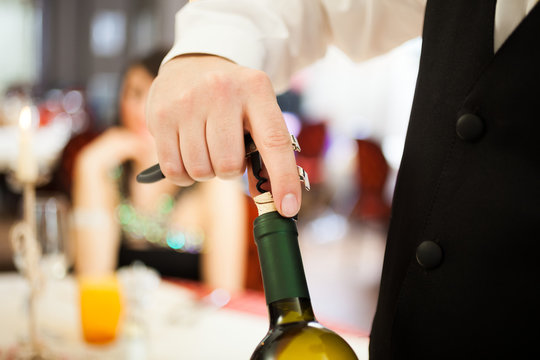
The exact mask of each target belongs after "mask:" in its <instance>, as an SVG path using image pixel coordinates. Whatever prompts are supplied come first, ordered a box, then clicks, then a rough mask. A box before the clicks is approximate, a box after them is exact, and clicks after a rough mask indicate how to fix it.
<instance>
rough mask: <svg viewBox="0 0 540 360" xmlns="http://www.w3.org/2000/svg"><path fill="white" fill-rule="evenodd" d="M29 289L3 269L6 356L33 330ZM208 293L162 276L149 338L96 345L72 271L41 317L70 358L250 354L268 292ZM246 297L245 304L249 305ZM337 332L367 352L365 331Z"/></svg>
mask: <svg viewBox="0 0 540 360" xmlns="http://www.w3.org/2000/svg"><path fill="white" fill-rule="evenodd" d="M27 292H28V288H27V285H26V283H25V281H24V279H23V278H22V277H21V276H20V275H18V274H16V273H0V299H1V302H0V359H3V356H6V354H7V353H8V352H9V349H10V348H13V346H14V344H16V342H17V340H18V339H20V338H21V336H23V334H25V333H26V322H25V309H24V303H25V301H24V299H25V297H26V294H27ZM203 294H204V290H201V288H200V287H197V286H193V284H189V283H173V282H170V281H161V283H160V285H159V287H158V289H157V291H156V292H155V294H153V299H152V302H151V305H150V307H149V309H148V314H147V319H148V334H147V336H146V337H145V339H146V340H145V341H143V342H138V343H133V342H130V341H129V340H128V339H127V338H126V337H125V334H124V335H121V336H120V337H119V339H118V340H117V341H115V342H114V343H113V344H111V345H103V346H91V345H88V344H86V343H84V342H83V340H82V335H81V332H80V324H79V312H78V293H77V287H76V283H75V280H74V279H73V278H72V277H68V278H66V279H63V280H56V281H52V282H49V283H48V284H47V287H46V289H45V291H44V293H43V295H42V297H41V300H40V303H39V314H40V316H39V320H38V323H39V327H40V331H41V334H42V339H43V341H44V342H45V343H46V345H47V347H48V348H49V349H50V350H51V351H52V352H53V353H55V354H57V355H59V358H60V359H65V360H68V359H83V360H91V359H100V360H102V359H103V360H107V359H114V360H116V359H129V360H139V359H141V360H143V359H144V360H149V359H156V360H157V359H160V360H162V359H163V360H166V359H188V360H199V359H201V360H206V359H208V360H210V359H212V360H215V359H224V360H228V359H231V360H241V359H249V357H250V355H251V353H252V351H253V350H254V348H255V346H256V345H257V344H258V342H259V341H260V340H261V339H262V337H263V336H264V334H265V333H266V331H267V330H268V319H267V317H266V315H262V314H259V310H260V309H261V307H264V299H263V298H262V297H261V296H258V295H253V294H251V293H246V294H245V295H243V294H240V295H238V296H233V297H232V299H231V301H229V302H228V304H227V305H225V306H222V307H220V306H216V305H212V304H211V302H209V301H207V300H208V296H205V295H203ZM242 304H246V307H245V309H242ZM323 323H324V322H323ZM334 330H335V329H334ZM338 332H339V333H340V335H342V336H343V337H344V338H345V339H346V340H347V341H348V343H349V344H350V345H351V347H352V348H353V349H354V350H355V352H356V353H357V355H358V357H359V359H361V360H364V359H368V353H367V346H368V342H369V340H368V338H367V337H366V336H358V334H353V333H351V332H343V331H339V330H338Z"/></svg>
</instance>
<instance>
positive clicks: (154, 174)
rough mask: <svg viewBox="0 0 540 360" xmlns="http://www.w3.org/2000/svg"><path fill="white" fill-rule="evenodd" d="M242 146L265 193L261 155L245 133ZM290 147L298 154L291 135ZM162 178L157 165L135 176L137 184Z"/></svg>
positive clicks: (305, 178) (304, 176)
mask: <svg viewBox="0 0 540 360" xmlns="http://www.w3.org/2000/svg"><path fill="white" fill-rule="evenodd" d="M244 145H245V150H246V158H247V159H249V161H250V163H251V171H252V173H253V176H254V177H255V179H257V184H256V188H257V191H259V192H260V193H264V192H266V190H264V189H263V188H262V186H263V185H264V184H265V183H266V182H268V179H267V178H266V177H264V176H262V175H261V172H262V169H263V162H262V159H261V155H260V154H259V151H258V150H257V147H256V146H255V143H254V142H253V138H252V137H251V135H250V134H249V133H246V134H245V135H244ZM291 145H292V147H293V150H294V151H297V152H300V145H299V144H298V140H297V139H296V137H295V136H294V135H292V134H291ZM297 168H298V176H299V177H300V181H301V182H303V183H304V187H305V188H306V190H308V191H309V190H310V184H309V178H308V175H307V173H306V171H305V170H304V169H303V168H301V167H300V166H297ZM164 178H165V175H164V174H163V172H162V171H161V168H160V167H159V164H155V165H153V166H151V167H149V168H148V169H146V170H143V171H142V172H140V173H139V174H138V175H137V182H140V183H153V182H156V181H159V180H161V179H164Z"/></svg>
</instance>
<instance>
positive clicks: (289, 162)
mask: <svg viewBox="0 0 540 360" xmlns="http://www.w3.org/2000/svg"><path fill="white" fill-rule="evenodd" d="M245 112H246V114H245V115H246V117H247V121H248V124H247V127H248V130H249V131H250V133H251V136H252V137H253V141H254V142H255V145H256V146H257V149H258V150H259V153H260V154H261V157H262V159H263V162H264V164H265V167H266V170H267V172H268V176H269V179H270V184H271V188H272V195H273V197H274V202H275V204H276V208H277V209H278V211H279V213H280V214H281V215H283V216H286V217H291V216H294V215H296V214H297V213H298V210H299V209H300V203H301V190H300V181H299V178H298V170H297V167H296V160H295V158H294V151H293V149H292V147H291V138H290V135H289V132H288V130H287V126H286V125H285V120H284V119H283V115H282V114H281V110H280V108H279V106H278V104H277V100H276V96H275V93H274V91H273V89H272V87H271V85H270V83H269V81H268V84H267V85H265V86H261V87H259V88H258V89H257V91H252V92H251V93H250V95H249V96H248V101H247V102H246V106H245Z"/></svg>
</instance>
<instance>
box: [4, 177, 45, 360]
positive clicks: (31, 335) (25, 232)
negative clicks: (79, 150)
mask: <svg viewBox="0 0 540 360" xmlns="http://www.w3.org/2000/svg"><path fill="white" fill-rule="evenodd" d="M23 203H24V205H23V207H24V217H23V220H22V221H19V222H17V223H16V224H14V225H13V227H12V228H11V231H10V240H11V246H12V247H13V254H14V262H15V265H16V267H17V268H18V269H19V271H20V272H21V273H22V275H23V276H24V277H25V278H26V280H27V281H28V284H29V286H30V294H29V297H28V339H27V340H26V341H23V342H22V344H20V345H19V346H18V347H17V353H16V354H15V358H16V359H32V360H45V359H50V358H51V357H50V356H49V355H48V354H47V351H46V349H45V348H44V346H43V344H42V343H41V342H40V339H39V331H38V326H37V300H38V297H39V294H40V292H41V290H42V289H43V286H44V277H43V274H42V273H41V270H40V259H41V246H40V245H39V243H38V241H37V237H36V220H35V208H36V190H35V185H34V184H33V183H24V187H23Z"/></svg>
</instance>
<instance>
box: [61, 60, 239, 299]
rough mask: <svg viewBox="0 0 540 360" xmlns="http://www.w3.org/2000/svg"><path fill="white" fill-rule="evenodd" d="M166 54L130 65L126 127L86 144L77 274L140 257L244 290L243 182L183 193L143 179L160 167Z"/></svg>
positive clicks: (77, 198) (80, 161) (77, 186)
mask: <svg viewBox="0 0 540 360" xmlns="http://www.w3.org/2000/svg"><path fill="white" fill-rule="evenodd" d="M165 54H166V53H165V52H164V51H158V52H155V53H153V54H151V55H150V56H148V57H146V58H144V59H141V60H139V61H135V62H133V63H132V64H131V65H130V66H129V67H128V69H127V71H126V73H125V76H124V79H123V84H122V89H121V92H120V101H119V114H120V116H119V120H120V125H119V126H116V127H112V128H110V129H108V130H107V131H105V132H104V133H103V134H102V135H100V136H99V137H98V138H96V139H95V140H94V141H92V142H91V143H90V144H88V145H87V146H85V147H84V148H83V150H82V151H81V152H80V154H79V155H78V157H77V159H76V163H75V167H74V175H73V176H74V184H73V194H72V195H73V211H74V226H75V236H76V242H77V251H76V269H77V272H78V274H79V275H96V276H102V275H106V274H110V273H112V272H113V271H114V270H115V268H116V267H118V266H123V265H128V264H130V263H132V262H133V261H136V260H140V261H142V262H143V263H144V264H145V265H147V266H149V267H152V268H155V269H157V270H158V271H159V272H160V274H161V275H162V276H165V277H179V278H185V279H193V280H202V281H203V282H205V283H206V284H207V285H209V286H211V287H222V288H226V289H228V290H232V291H234V290H239V289H241V288H242V287H243V281H244V272H245V257H246V251H245V250H244V249H245V246H246V244H245V241H246V237H247V234H246V229H247V226H246V219H247V215H246V209H245V207H246V202H245V196H244V193H243V190H242V185H241V183H240V181H223V180H219V179H216V180H211V181H207V182H202V183H197V184H195V185H193V186H191V187H188V188H179V187H177V186H175V185H173V184H172V183H170V182H168V181H167V180H163V181H160V182H158V183H154V184H139V183H137V182H136V180H135V177H136V174H138V173H139V172H141V171H142V170H144V169H146V168H147V167H149V166H151V165H153V164H155V163H156V162H157V155H156V151H155V148H154V140H153V138H152V137H151V135H150V134H149V132H148V131H147V129H146V123H145V105H146V97H147V94H148V91H149V89H150V86H151V84H152V81H153V79H154V78H155V77H156V76H157V72H158V69H159V65H160V63H161V60H162V59H163V57H164V56H165ZM158 141H159V140H158Z"/></svg>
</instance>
